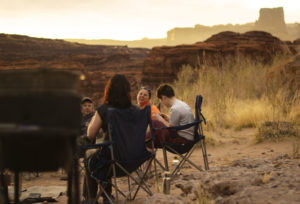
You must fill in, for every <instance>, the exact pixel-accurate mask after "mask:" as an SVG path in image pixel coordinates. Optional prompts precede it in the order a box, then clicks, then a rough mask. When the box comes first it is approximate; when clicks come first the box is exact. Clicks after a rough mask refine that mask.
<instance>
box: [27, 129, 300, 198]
mask: <svg viewBox="0 0 300 204" xmlns="http://www.w3.org/2000/svg"><path fill="white" fill-rule="evenodd" d="M256 133H257V129H253V128H252V129H243V130H241V131H233V130H225V131H223V132H216V133H213V138H214V139H215V145H208V146H207V153H208V160H209V166H210V170H209V171H201V172H199V171H198V170H195V169H194V168H191V167H190V166H189V165H186V166H185V168H183V169H182V170H181V172H180V175H177V176H176V177H175V178H174V179H173V180H172V182H171V193H170V195H165V194H163V193H162V178H161V177H160V178H159V184H158V185H157V184H156V183H155V179H154V178H152V179H149V180H148V182H149V184H150V185H151V189H152V190H153V192H154V195H153V196H151V197H150V196H147V194H146V193H144V192H142V191H140V192H139V194H138V195H137V197H136V199H135V200H134V201H131V202H130V203H300V159H299V158H295V151H296V149H295V148H297V145H296V144H298V148H299V140H296V139H295V138H285V139H283V140H281V141H265V142H262V143H259V144H256V143H255V142H254V135H255V134H256ZM298 151H299V150H298ZM298 153H299V152H298ZM296 156H297V155H296ZM298 156H299V155H298ZM157 158H158V159H159V160H160V161H163V159H162V158H163V157H162V152H161V151H160V150H159V151H158V153H157ZM173 158H174V155H172V154H168V159H169V162H170V166H171V167H172V163H171V162H172V160H173ZM192 161H194V162H195V163H196V164H199V165H201V166H202V167H203V159H202V151H201V149H200V148H197V149H196V150H195V152H194V153H193V155H192ZM203 169H204V167H203ZM63 175H64V173H63V172H62V171H61V170H60V171H58V172H46V173H40V174H39V176H38V177H36V176H35V175H34V174H29V173H24V174H23V176H22V191H24V193H23V194H25V192H26V189H29V188H32V187H34V186H39V187H47V186H48V187H50V186H57V188H59V187H62V189H64V188H63V187H66V181H64V180H61V179H60V178H61V177H62V176H63ZM119 182H120V185H121V186H126V182H125V180H124V179H121V180H120V181H119ZM57 196H58V195H57ZM56 200H57V201H58V202H57V203H58V204H65V203H67V196H66V192H65V190H64V191H63V194H62V195H60V196H58V197H57V198H56ZM99 201H100V202H101V199H100V200H99Z"/></svg>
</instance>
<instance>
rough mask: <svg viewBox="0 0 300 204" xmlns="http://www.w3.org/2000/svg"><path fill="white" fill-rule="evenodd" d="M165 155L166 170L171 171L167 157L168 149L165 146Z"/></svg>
mask: <svg viewBox="0 0 300 204" xmlns="http://www.w3.org/2000/svg"><path fill="white" fill-rule="evenodd" d="M163 157H164V162H165V171H169V165H168V158H167V150H166V147H165V146H164V147H163Z"/></svg>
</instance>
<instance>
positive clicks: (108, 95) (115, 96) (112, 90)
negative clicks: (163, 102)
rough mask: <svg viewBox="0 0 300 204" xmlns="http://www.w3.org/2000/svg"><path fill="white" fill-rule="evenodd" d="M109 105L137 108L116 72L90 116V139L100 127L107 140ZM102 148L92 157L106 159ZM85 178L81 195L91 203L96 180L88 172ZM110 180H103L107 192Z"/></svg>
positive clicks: (93, 198)
mask: <svg viewBox="0 0 300 204" xmlns="http://www.w3.org/2000/svg"><path fill="white" fill-rule="evenodd" d="M109 107H115V108H119V109H126V108H132V109H139V107H137V106H135V105H132V103H131V96H130V84H129V82H128V80H127V79H126V77H125V76H124V75H120V74H116V75H114V76H113V77H112V78H111V79H110V80H109V81H108V82H107V84H106V87H105V93H104V103H103V104H102V105H101V106H99V107H98V108H97V111H96V113H95V114H94V117H93V118H92V121H91V122H90V124H89V127H88V131H87V137H88V138H89V139H90V140H94V139H95V138H96V135H97V134H98V132H99V130H100V129H102V130H103V134H104V141H107V140H108V134H107V133H108V125H107V111H108V108H109ZM106 149H107V148H106ZM104 150H105V149H102V151H100V152H96V153H94V155H95V156H96V157H94V158H99V159H101V157H97V155H96V154H98V153H100V155H102V158H103V157H105V158H106V157H109V158H107V159H110V154H109V153H105V151H104ZM92 156H93V155H92ZM86 178H87V184H88V189H86V188H84V190H83V196H84V198H85V199H86V203H89V202H91V203H92V202H94V201H95V199H96V195H97V191H98V185H97V182H96V180H95V179H93V178H92V177H91V176H90V174H88V175H87V176H86ZM110 180H111V178H106V182H104V181H103V182H104V183H107V185H106V187H105V190H106V191H107V193H108V194H111V192H112V186H111V183H110ZM85 183H86V181H85ZM84 186H85V185H84ZM88 192H89V193H88ZM101 196H102V197H103V203H109V200H108V198H107V197H106V196H105V195H104V194H102V195H101Z"/></svg>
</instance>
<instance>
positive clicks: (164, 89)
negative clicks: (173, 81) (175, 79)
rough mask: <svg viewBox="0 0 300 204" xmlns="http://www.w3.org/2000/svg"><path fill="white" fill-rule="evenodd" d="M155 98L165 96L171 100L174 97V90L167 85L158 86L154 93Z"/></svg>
mask: <svg viewBox="0 0 300 204" xmlns="http://www.w3.org/2000/svg"><path fill="white" fill-rule="evenodd" d="M156 96H157V97H158V98H159V99H161V98H162V96H166V97H168V98H172V97H173V96H175V93H174V90H173V88H172V87H171V86H169V85H168V84H164V85H160V86H159V87H158V88H157V91H156Z"/></svg>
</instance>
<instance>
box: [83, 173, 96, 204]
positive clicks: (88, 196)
mask: <svg viewBox="0 0 300 204" xmlns="http://www.w3.org/2000/svg"><path fill="white" fill-rule="evenodd" d="M97 191H98V184H97V182H96V180H95V179H93V178H91V177H90V175H88V174H86V175H85V178H84V183H83V197H84V199H85V200H86V201H89V202H90V201H95V199H96V197H97Z"/></svg>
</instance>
